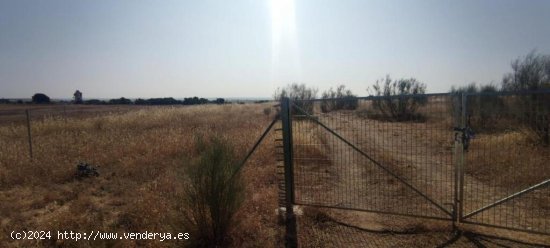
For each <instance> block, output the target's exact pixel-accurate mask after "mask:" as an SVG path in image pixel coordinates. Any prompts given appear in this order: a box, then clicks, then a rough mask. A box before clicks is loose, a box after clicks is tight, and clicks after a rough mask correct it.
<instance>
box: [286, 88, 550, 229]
mask: <svg viewBox="0 0 550 248" xmlns="http://www.w3.org/2000/svg"><path fill="white" fill-rule="evenodd" d="M281 106H282V108H281V117H282V120H283V134H284V135H283V138H285V137H286V140H287V142H286V143H285V144H284V145H285V170H286V172H287V173H285V175H286V185H285V188H286V189H287V201H289V202H290V203H291V204H290V205H292V204H294V205H305V206H316V207H327V208H338V209H350V210H358V211H368V212H376V213H384V214H395V215H404V216H413V217H421V218H431V219H440V220H449V221H452V222H453V223H455V224H460V223H467V224H476V225H486V226H494V227H500V228H508V229H514V230H520V231H526V232H533V233H542V234H550V188H549V187H548V186H549V185H550V162H549V161H550V148H549V144H548V143H547V142H548V137H547V136H548V127H549V119H550V92H542V93H541V92H538V93H533V92H526V93H513V94H512V93H490V94H489V93H487V94H484V93H479V94H425V95H410V96H394V97H373V96H371V97H360V98H343V99H316V100H306V101H291V100H289V99H288V98H285V99H283V101H282V104H281ZM290 205H287V206H290ZM287 209H288V207H287Z"/></svg>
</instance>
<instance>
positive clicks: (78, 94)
mask: <svg viewBox="0 0 550 248" xmlns="http://www.w3.org/2000/svg"><path fill="white" fill-rule="evenodd" d="M73 99H74V103H75V104H82V103H83V101H82V92H80V91H79V90H76V91H75V92H74V94H73Z"/></svg>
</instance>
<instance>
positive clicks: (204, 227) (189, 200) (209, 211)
mask: <svg viewBox="0 0 550 248" xmlns="http://www.w3.org/2000/svg"><path fill="white" fill-rule="evenodd" d="M196 149H197V152H198V154H199V158H198V159H196V160H194V161H192V163H191V165H190V166H189V168H188V169H187V173H186V174H187V179H188V182H189V185H188V187H187V188H186V190H185V199H184V204H185V207H186V212H185V223H186V230H189V232H190V236H191V242H192V243H191V244H190V245H191V246H193V247H220V246H226V245H228V242H229V240H228V239H227V236H228V233H229V231H230V229H231V227H232V226H234V225H235V223H234V222H235V220H234V216H235V214H236V212H237V210H238V209H239V207H240V206H241V204H242V201H243V199H244V185H243V182H242V179H241V176H240V173H239V161H238V160H237V159H236V156H235V152H234V149H233V146H232V145H231V144H230V143H229V142H228V140H226V139H224V138H220V137H218V136H212V137H210V138H209V139H208V140H207V141H206V142H205V141H204V140H203V139H202V138H197V139H196Z"/></svg>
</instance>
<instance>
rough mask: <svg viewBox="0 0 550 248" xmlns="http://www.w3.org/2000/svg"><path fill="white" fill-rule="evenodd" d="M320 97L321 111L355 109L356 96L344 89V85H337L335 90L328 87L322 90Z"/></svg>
mask: <svg viewBox="0 0 550 248" xmlns="http://www.w3.org/2000/svg"><path fill="white" fill-rule="evenodd" d="M322 98H323V101H322V102H321V111H323V112H324V113H326V112H330V111H334V110H341V109H345V110H355V109H356V108H357V105H358V100H357V97H356V96H355V95H354V94H353V93H352V92H351V90H346V86H344V85H340V86H338V87H337V88H336V90H333V89H332V88H330V89H329V90H328V91H325V92H323V96H322Z"/></svg>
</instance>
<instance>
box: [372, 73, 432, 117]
mask: <svg viewBox="0 0 550 248" xmlns="http://www.w3.org/2000/svg"><path fill="white" fill-rule="evenodd" d="M372 88H373V89H374V94H375V96H376V98H375V99H374V100H373V102H372V104H373V107H374V108H375V109H376V110H378V111H379V112H380V113H381V114H382V116H383V117H385V118H386V119H390V120H394V121H406V120H413V119H419V118H420V117H422V116H421V115H420V114H418V113H417V110H418V108H419V107H420V106H423V105H426V104H427V102H428V101H427V98H426V97H425V96H423V95H422V94H425V93H426V84H424V83H421V82H419V81H417V80H416V79H414V78H408V79H399V80H392V79H391V78H390V76H389V75H387V76H386V78H385V79H381V80H377V81H376V84H374V85H373V87H372Z"/></svg>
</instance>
